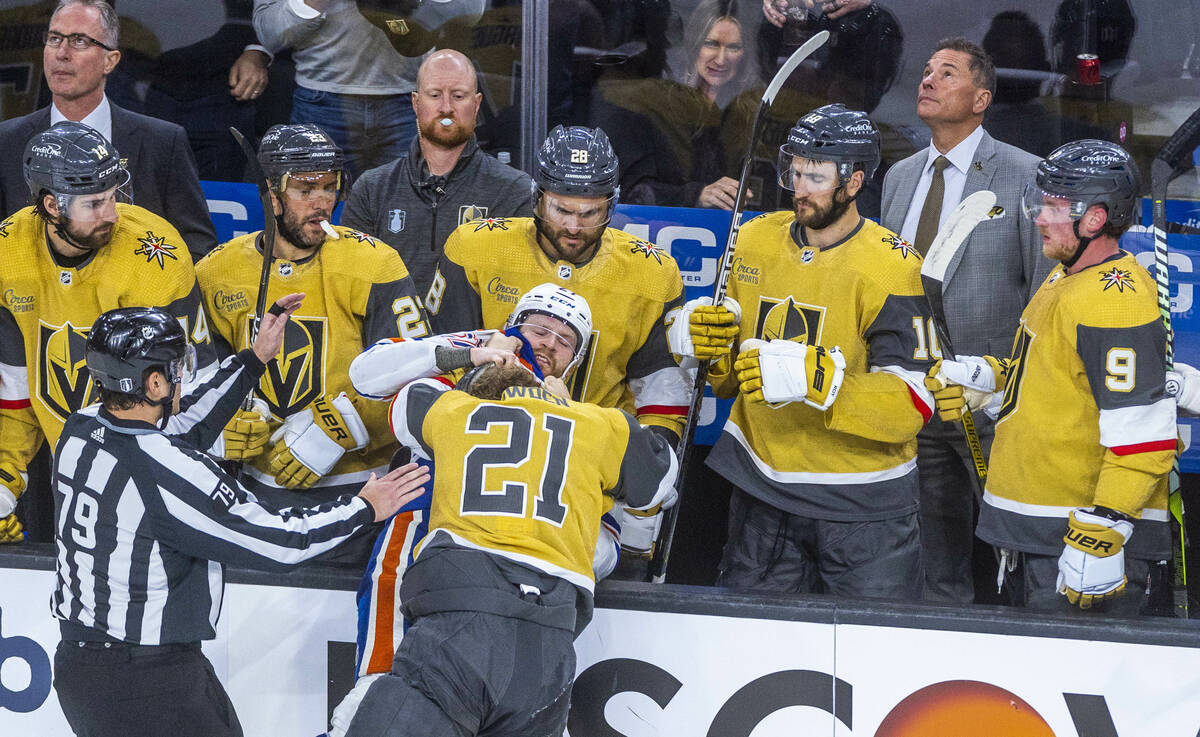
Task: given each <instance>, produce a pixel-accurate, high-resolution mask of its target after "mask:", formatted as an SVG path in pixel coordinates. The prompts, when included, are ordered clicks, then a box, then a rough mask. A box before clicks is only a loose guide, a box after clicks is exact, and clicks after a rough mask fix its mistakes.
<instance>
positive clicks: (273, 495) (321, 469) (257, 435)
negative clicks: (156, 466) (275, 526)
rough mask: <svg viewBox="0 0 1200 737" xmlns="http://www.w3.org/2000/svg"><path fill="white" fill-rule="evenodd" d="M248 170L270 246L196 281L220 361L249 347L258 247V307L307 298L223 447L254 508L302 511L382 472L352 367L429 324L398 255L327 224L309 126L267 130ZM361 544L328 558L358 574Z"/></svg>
mask: <svg viewBox="0 0 1200 737" xmlns="http://www.w3.org/2000/svg"><path fill="white" fill-rule="evenodd" d="M258 160H259V163H260V164H262V168H263V171H264V173H265V174H266V175H267V178H268V180H269V181H270V185H271V200H272V202H273V204H274V208H275V209H274V213H273V215H274V218H275V224H276V233H275V239H274V243H273V244H265V243H264V242H263V241H264V233H263V232H262V231H260V232H257V233H250V234H248V235H244V236H239V237H237V238H234V239H233V240H231V241H229V242H228V243H225V244H222V245H221V246H218V247H217V249H216V250H214V251H213V252H212V253H210V254H209V255H208V256H206V257H205V258H204V259H203V260H201V261H200V263H199V264H198V265H197V267H196V271H197V276H198V278H199V280H200V289H201V291H202V292H203V295H204V301H205V304H206V306H207V308H208V310H209V315H210V316H211V318H212V325H213V330H214V341H215V342H216V345H217V352H218V353H220V354H222V355H224V354H228V353H234V352H236V351H239V350H241V349H243V348H245V347H247V346H248V345H249V344H250V339H251V333H252V327H251V326H252V324H253V323H254V321H255V320H256V319H257V316H256V315H255V314H254V309H255V303H256V300H257V295H258V289H259V278H260V274H261V270H262V261H263V256H262V249H263V248H273V251H272V263H271V267H270V269H271V271H270V282H269V288H268V300H270V299H276V298H278V297H279V296H282V295H284V294H289V293H292V292H303V293H305V294H306V295H307V296H306V297H305V300H304V305H303V307H301V309H300V310H299V311H298V312H297V313H296V314H295V315H293V316H292V319H291V322H290V323H289V325H288V329H287V332H286V333H285V335H284V342H283V354H282V355H281V356H280V358H279V361H278V362H277V363H276V364H272V366H271V367H268V369H267V371H266V373H265V374H264V375H263V378H262V381H261V382H260V383H259V384H258V388H257V389H256V390H255V392H254V397H255V401H254V404H255V406H256V409H254V410H243V411H242V412H241V413H239V415H238V416H237V417H235V418H234V420H233V422H232V423H231V426H230V427H229V428H227V437H228V436H230V435H232V434H234V433H236V434H237V435H239V436H240V437H239V440H238V441H236V442H235V443H232V444H235V445H236V446H237V447H238V448H239V449H240V457H239V458H238V460H242V461H244V465H243V466H242V471H241V475H242V482H243V483H244V484H245V485H246V487H247V488H249V489H250V490H251V491H252V492H254V494H255V495H256V496H257V497H258V498H260V499H263V500H265V501H266V502H267V503H269V504H271V505H272V506H277V507H290V506H295V505H302V506H311V505H316V504H320V503H322V502H326V501H330V500H332V499H336V498H337V497H338V496H340V495H342V494H345V493H350V492H351V491H352V490H353V489H356V488H358V487H361V486H362V484H363V482H365V481H366V480H367V479H368V478H369V477H370V475H371V473H372V472H378V473H382V472H384V471H386V469H387V465H388V460H389V458H390V456H391V452H392V445H393V443H392V442H391V433H390V432H389V430H388V420H387V406H386V405H384V404H382V403H380V402H370V401H363V400H362V398H361V397H359V395H358V393H357V392H355V391H354V387H353V386H352V385H351V384H350V379H349V378H348V376H347V369H348V367H349V365H350V361H351V359H353V358H354V357H355V356H357V355H358V354H359V353H361V352H362V350H363V349H364V348H366V347H367V346H369V345H371V344H372V343H374V342H376V341H378V340H380V339H383V338H403V339H405V340H411V339H415V338H423V337H425V336H427V335H429V334H430V333H429V326H428V324H427V323H426V321H425V313H424V311H423V310H422V309H421V306H420V302H419V300H418V298H417V295H416V291H415V290H414V288H413V286H412V280H411V279H410V278H409V275H408V270H407V269H406V268H405V266H404V261H403V260H402V259H401V258H400V255H399V254H397V253H396V252H395V251H394V250H393V249H391V248H389V247H388V246H387V245H386V244H384V243H383V242H381V241H378V240H376V239H375V238H372V237H371V236H369V235H367V234H365V233H361V232H359V231H357V230H352V229H350V228H343V227H341V226H332V225H330V224H329V219H330V218H331V217H332V215H333V209H334V207H335V206H336V205H337V203H338V201H339V200H341V199H342V198H343V197H344V196H345V193H346V189H347V187H348V186H349V182H348V181H347V174H346V172H345V168H344V158H343V155H342V150H341V148H340V147H339V146H338V145H337V144H336V143H334V142H333V140H332V139H330V137H329V136H328V135H326V134H325V133H324V132H323V131H322V130H321V129H320V128H318V127H317V126H315V125H313V124H312V123H303V124H298V125H297V124H289V125H276V126H273V127H272V128H271V129H270V130H268V131H267V133H266V134H265V135H264V136H263V139H262V145H261V146H260V148H259V152H258ZM268 436H270V439H269V440H268ZM226 457H227V458H229V457H230V455H229V454H226ZM371 541H372V537H371V536H370V535H366V536H363V537H362V538H361V539H360V542H361V543H362V544H360V545H357V546H356V545H355V544H353V543H351V544H350V545H349V546H344V547H343V548H340V549H339V554H338V556H337V559H339V560H347V561H349V562H356V563H358V564H361V563H362V562H364V561H365V560H366V556H367V553H369V550H370V544H371Z"/></svg>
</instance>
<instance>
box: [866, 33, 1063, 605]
mask: <svg viewBox="0 0 1200 737" xmlns="http://www.w3.org/2000/svg"><path fill="white" fill-rule="evenodd" d="M995 90H996V70H995V67H994V66H993V65H992V61H991V59H990V58H988V56H987V53H986V52H984V51H983V49H981V48H980V47H979V46H977V45H975V44H973V43H970V42H969V41H966V40H965V39H961V38H957V39H946V40H944V41H942V42H940V43H939V44H938V47H937V49H935V50H934V53H933V55H932V56H931V57H930V59H929V61H928V62H927V63H926V64H925V71H924V74H922V79H921V85H920V87H919V88H918V90H917V115H918V116H919V117H920V118H921V120H922V122H924V123H925V124H926V125H927V126H929V131H930V134H931V141H930V145H929V147H927V148H925V149H922V150H921V151H918V152H917V153H915V154H913V155H912V156H910V157H908V158H907V159H904V160H903V161H901V162H899V163H897V164H896V165H895V166H893V167H892V168H891V169H889V170H888V173H887V175H886V176H885V177H884V180H883V202H882V213H881V218H880V223H881V224H882V225H883V226H884V227H885V228H888V229H890V230H892V231H894V232H896V233H899V234H900V236H901V237H902V238H904V239H905V240H907V241H909V242H910V243H912V244H913V245H914V246H915V247H916V248H917V250H918V251H920V252H921V254H922V255H924V254H925V252H926V251H927V250H928V248H929V244H930V242H931V241H932V239H933V235H934V234H936V233H937V230H938V228H939V227H940V225H941V223H942V222H944V221H945V219H946V217H948V216H949V215H950V213H951V212H952V211H953V210H954V208H955V207H956V206H957V205H958V203H959V202H960V201H961V200H962V199H963V198H964V197H966V196H967V195H970V194H973V193H975V192H978V191H980V190H984V189H987V190H991V191H992V192H995V193H996V204H997V206H998V207H999V208H1001V210H1000V211H999V213H998V214H997V215H996V216H995V217H992V218H989V219H988V220H985V221H984V222H982V223H980V224H979V226H978V227H976V228H975V230H974V232H972V233H971V235H970V237H968V238H967V240H966V242H965V243H964V244H963V245H962V246H961V247H960V249H959V251H958V255H957V256H956V257H955V259H954V260H953V261H951V263H950V265H949V267H948V268H947V270H946V276H945V280H944V281H943V283H942V303H943V304H944V305H945V308H946V321H947V323H948V328H949V331H950V339H951V341H953V343H954V349H955V351H957V352H958V353H959V354H960V355H973V356H982V355H989V356H1007V355H1008V354H1009V352H1010V349H1011V347H1012V339H1013V335H1015V334H1016V331H1017V322H1018V320H1019V319H1020V317H1021V311H1022V310H1023V309H1024V307H1025V303H1026V302H1028V301H1029V299H1030V297H1032V296H1033V293H1034V292H1035V291H1037V288H1038V286H1040V285H1041V282H1042V280H1043V279H1045V277H1046V275H1047V274H1049V272H1050V268H1051V263H1050V262H1049V261H1048V260H1047V259H1046V258H1045V257H1044V256H1043V255H1042V247H1041V237H1040V236H1039V234H1038V231H1037V229H1036V228H1035V227H1033V225H1032V224H1031V223H1030V222H1029V221H1028V220H1027V219H1025V218H1022V217H1021V214H1020V212H1021V211H1020V207H1021V204H1020V203H1021V190H1022V188H1023V187H1024V184H1025V182H1026V181H1028V180H1029V179H1030V178H1031V177H1032V175H1033V171H1034V168H1035V167H1036V166H1037V162H1038V159H1037V157H1036V156H1034V155H1032V154H1030V153H1027V152H1025V151H1022V150H1021V149H1019V148H1016V147H1015V146H1010V145H1008V144H1006V143H1000V142H999V141H996V140H995V139H993V138H992V137H991V136H990V135H988V133H987V131H985V130H984V129H983V127H982V124H983V116H984V112H985V111H986V110H987V108H988V105H989V104H990V103H991V101H992V97H993V95H994V94H995ZM931 193H932V194H931ZM947 358H949V356H947ZM975 425H976V428H977V429H978V431H979V436H980V440H981V441H982V442H983V446H984V450H985V453H986V451H987V450H988V449H990V448H991V440H992V434H993V433H992V431H993V425H992V422H991V421H990V420H989V419H988V418H987V417H986V416H984V415H983V413H977V414H976V415H975ZM917 469H918V471H919V473H920V488H921V556H922V562H923V563H924V565H925V598H926V599H927V600H932V601H943V602H961V603H970V602H971V601H972V600H973V598H974V584H973V574H972V565H971V552H972V547H973V544H974V526H975V524H974V518H975V509H976V508H977V503H978V501H977V499H976V496H977V495H976V494H975V493H973V490H974V489H975V483H974V482H973V481H972V479H971V475H972V474H974V472H975V471H974V465H973V464H972V462H971V455H970V452H969V450H968V449H967V446H966V443H965V441H964V440H963V435H962V431H961V430H960V428H959V427H958V426H957V423H946V422H943V421H942V420H940V419H939V418H938V417H936V416H935V417H933V418H932V419H931V420H930V422H929V424H927V425H926V426H925V429H924V430H922V431H921V433H920V434H919V435H918V436H917Z"/></svg>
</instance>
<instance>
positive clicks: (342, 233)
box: [322, 225, 384, 248]
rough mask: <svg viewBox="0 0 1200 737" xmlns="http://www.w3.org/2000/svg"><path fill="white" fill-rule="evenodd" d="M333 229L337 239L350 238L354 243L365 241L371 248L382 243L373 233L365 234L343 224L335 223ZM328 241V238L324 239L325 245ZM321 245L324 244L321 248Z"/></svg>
mask: <svg viewBox="0 0 1200 737" xmlns="http://www.w3.org/2000/svg"><path fill="white" fill-rule="evenodd" d="M333 229H334V232H336V233H337V234H338V240H351V241H354V242H356V243H366V244H367V245H368V246H370V247H371V248H378V247H380V246H382V245H384V243H383V241H381V240H379V239H378V238H376V237H375V236H373V235H367V234H366V233H364V232H362V231H361V230H355V229H354V228H347V227H346V226H344V225H335V226H334V228H333ZM329 242H330V241H329V239H326V240H325V244H326V245H328V244H329ZM323 247H324V246H322V248H323Z"/></svg>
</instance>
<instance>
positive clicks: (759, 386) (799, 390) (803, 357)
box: [733, 339, 846, 411]
mask: <svg viewBox="0 0 1200 737" xmlns="http://www.w3.org/2000/svg"><path fill="white" fill-rule="evenodd" d="M733 369H734V371H736V372H737V379H738V384H740V385H741V391H742V393H743V394H745V395H746V397H747V398H748V399H749V400H750V401H752V402H770V403H772V404H773V403H776V402H783V403H785V404H786V403H788V402H804V403H805V404H807V405H808V406H810V407H816V408H817V409H819V410H821V411H825V410H827V409H829V407H830V406H831V405H832V404H833V402H834V400H835V399H837V395H838V391H839V390H841V388H842V381H843V380H844V379H845V372H846V357H845V356H843V355H842V350H841V349H840V348H838V347H836V346H834V347H833V348H828V349H826V348H824V347H822V346H819V345H806V344H804V343H796V342H794V341H791V340H772V341H771V342H769V343H766V342H763V341H761V340H755V339H750V340H747V341H744V342H743V343H742V345H741V348H740V349H739V351H738V358H737V360H736V361H734V362H733Z"/></svg>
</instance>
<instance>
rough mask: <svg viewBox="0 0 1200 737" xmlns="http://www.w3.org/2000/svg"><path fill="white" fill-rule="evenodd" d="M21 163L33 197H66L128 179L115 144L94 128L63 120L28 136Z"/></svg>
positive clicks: (84, 193) (100, 190) (117, 184)
mask: <svg viewBox="0 0 1200 737" xmlns="http://www.w3.org/2000/svg"><path fill="white" fill-rule="evenodd" d="M21 165H22V173H23V174H24V176H25V183H26V184H27V185H29V193H30V194H31V195H32V196H33V198H34V199H35V200H36V199H37V198H38V197H39V196H40V195H41V194H42V193H43V192H46V191H49V192H52V193H54V194H56V195H60V196H67V197H70V196H75V195H89V194H97V193H99V192H106V191H108V190H110V189H112V188H113V187H120V186H123V185H125V184H126V183H127V182H128V181H129V172H128V171H126V170H125V167H124V166H122V165H121V156H120V154H118V153H117V149H116V147H114V146H113V145H112V144H111V143H109V142H108V141H107V140H106V139H105V138H104V136H102V135H100V133H99V132H98V131H96V129H94V128H91V127H90V126H87V125H84V124H83V123H75V122H71V121H66V120H64V121H62V122H59V123H56V124H55V125H53V126H51V127H50V128H49V129H47V130H44V131H42V132H41V133H38V134H36V135H34V136H33V137H32V138H30V139H29V141H28V143H26V144H25V154H24V156H22V157H21Z"/></svg>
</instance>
